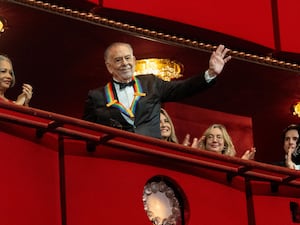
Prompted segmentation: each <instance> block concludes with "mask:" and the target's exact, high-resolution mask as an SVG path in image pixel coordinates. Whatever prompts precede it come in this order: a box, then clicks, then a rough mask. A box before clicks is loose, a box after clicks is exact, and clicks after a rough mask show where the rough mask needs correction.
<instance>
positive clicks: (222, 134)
mask: <svg viewBox="0 0 300 225" xmlns="http://www.w3.org/2000/svg"><path fill="white" fill-rule="evenodd" d="M183 144H184V145H189V135H187V136H186V138H185V140H184V143H183ZM191 147H192V148H199V149H205V150H208V151H213V152H216V153H219V154H223V155H229V156H235V155H236V150H235V148H234V145H233V143H232V139H231V137H230V135H229V134H228V132H227V130H226V128H225V126H224V125H222V124H212V125H211V126H209V127H208V128H207V129H206V130H205V131H204V133H203V135H202V137H201V138H199V139H198V138H194V139H193V143H192V145H191ZM255 151H256V150H255V148H251V149H250V150H247V151H246V152H245V153H244V154H243V156H242V159H254V156H255Z"/></svg>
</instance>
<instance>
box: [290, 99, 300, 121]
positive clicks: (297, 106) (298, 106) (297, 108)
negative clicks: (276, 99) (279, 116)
mask: <svg viewBox="0 0 300 225" xmlns="http://www.w3.org/2000/svg"><path fill="white" fill-rule="evenodd" d="M291 111H292V113H293V115H294V116H298V117H300V101H298V102H295V103H294V104H293V105H292V107H291Z"/></svg>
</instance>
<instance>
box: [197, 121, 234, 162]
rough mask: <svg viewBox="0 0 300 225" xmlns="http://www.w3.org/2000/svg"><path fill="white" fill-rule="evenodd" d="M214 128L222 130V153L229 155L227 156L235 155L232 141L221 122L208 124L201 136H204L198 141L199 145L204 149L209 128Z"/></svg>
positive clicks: (209, 131)
mask: <svg viewBox="0 0 300 225" xmlns="http://www.w3.org/2000/svg"><path fill="white" fill-rule="evenodd" d="M214 128H219V129H220V130H221V132H222V135H223V138H224V149H223V150H222V154H223V155H229V156H235V155H236V151H235V148H234V145H233V142H232V140H231V137H230V135H229V134H228V132H227V130H226V128H225V126H224V125H222V124H212V125H211V126H209V127H208V128H207V129H206V130H205V131H204V133H203V135H202V136H205V138H204V139H203V140H201V142H200V146H201V147H202V148H204V149H206V139H207V136H208V135H209V134H211V130H212V129H214Z"/></svg>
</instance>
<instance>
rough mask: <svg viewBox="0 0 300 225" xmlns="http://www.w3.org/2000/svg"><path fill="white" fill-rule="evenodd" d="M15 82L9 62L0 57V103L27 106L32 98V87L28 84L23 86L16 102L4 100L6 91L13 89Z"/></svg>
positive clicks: (6, 58)
mask: <svg viewBox="0 0 300 225" xmlns="http://www.w3.org/2000/svg"><path fill="white" fill-rule="evenodd" d="M15 82H16V78H15V75H14V71H13V66H12V62H11V60H10V59H9V58H8V57H7V56H5V55H0V101H7V102H12V103H14V104H17V105H24V106H28V105H29V102H30V100H31V97H32V86H31V85H29V84H23V86H22V93H21V94H20V95H19V96H18V98H17V100H15V101H12V100H10V99H8V98H6V96H5V92H6V90H7V89H9V88H11V87H13V86H14V85H15Z"/></svg>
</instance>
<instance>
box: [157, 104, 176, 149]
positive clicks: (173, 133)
mask: <svg viewBox="0 0 300 225" xmlns="http://www.w3.org/2000/svg"><path fill="white" fill-rule="evenodd" d="M160 113H161V114H163V115H164V116H165V117H166V118H167V120H168V121H169V123H170V126H171V134H170V136H169V137H168V138H167V139H166V141H169V142H173V143H178V139H177V137H176V134H175V128H174V124H173V122H172V120H171V117H170V116H169V114H168V113H167V111H166V110H165V109H163V108H161V109H160Z"/></svg>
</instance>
